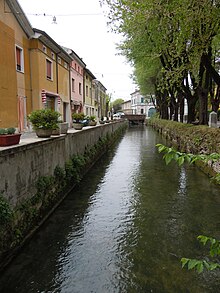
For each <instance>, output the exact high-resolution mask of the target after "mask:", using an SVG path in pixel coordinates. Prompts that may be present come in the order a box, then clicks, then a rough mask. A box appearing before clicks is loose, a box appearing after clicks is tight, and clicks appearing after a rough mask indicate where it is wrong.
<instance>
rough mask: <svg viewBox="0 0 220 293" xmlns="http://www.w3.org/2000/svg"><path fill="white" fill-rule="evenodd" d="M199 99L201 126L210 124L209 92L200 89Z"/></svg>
mask: <svg viewBox="0 0 220 293" xmlns="http://www.w3.org/2000/svg"><path fill="white" fill-rule="evenodd" d="M197 92H198V97H199V124H200V125H207V124H208V90H207V89H204V88H201V87H198V90H197Z"/></svg>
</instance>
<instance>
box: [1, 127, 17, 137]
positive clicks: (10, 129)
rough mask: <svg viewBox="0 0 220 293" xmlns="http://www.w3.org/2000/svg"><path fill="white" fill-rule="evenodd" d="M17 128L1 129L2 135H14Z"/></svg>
mask: <svg viewBox="0 0 220 293" xmlns="http://www.w3.org/2000/svg"><path fill="white" fill-rule="evenodd" d="M15 130H16V129H15V128H14V127H9V128H0V135H4V134H14V133H15Z"/></svg>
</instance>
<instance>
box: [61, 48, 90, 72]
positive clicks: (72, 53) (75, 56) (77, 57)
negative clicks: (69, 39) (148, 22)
mask: <svg viewBox="0 0 220 293" xmlns="http://www.w3.org/2000/svg"><path fill="white" fill-rule="evenodd" d="M62 48H63V49H64V51H66V52H67V53H68V54H69V55H70V56H71V57H72V58H73V59H75V60H76V61H77V62H78V63H79V64H80V65H81V66H82V67H84V68H85V67H86V63H85V62H83V60H82V58H80V57H79V56H78V55H77V54H76V52H74V51H73V50H72V49H70V48H67V47H62Z"/></svg>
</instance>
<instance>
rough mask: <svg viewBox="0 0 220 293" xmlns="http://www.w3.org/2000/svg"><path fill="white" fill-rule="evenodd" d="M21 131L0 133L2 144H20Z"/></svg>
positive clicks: (0, 144) (0, 143) (0, 142)
mask: <svg viewBox="0 0 220 293" xmlns="http://www.w3.org/2000/svg"><path fill="white" fill-rule="evenodd" d="M20 137H21V133H15V134H4V135H0V146H2V147H4V146H10V145H15V144H19V142H20Z"/></svg>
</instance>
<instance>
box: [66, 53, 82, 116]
mask: <svg viewBox="0 0 220 293" xmlns="http://www.w3.org/2000/svg"><path fill="white" fill-rule="evenodd" d="M64 49H65V50H66V51H67V52H68V54H69V55H70V56H71V57H72V59H73V60H72V61H71V63H70V91H71V93H70V97H71V110H72V113H75V112H77V113H78V112H83V97H84V92H83V91H84V84H83V82H84V81H83V72H84V68H85V67H86V64H85V63H84V62H83V61H82V59H81V58H80V57H79V56H78V55H77V54H76V53H75V52H74V51H73V50H72V49H69V48H64Z"/></svg>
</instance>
